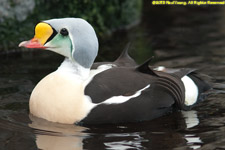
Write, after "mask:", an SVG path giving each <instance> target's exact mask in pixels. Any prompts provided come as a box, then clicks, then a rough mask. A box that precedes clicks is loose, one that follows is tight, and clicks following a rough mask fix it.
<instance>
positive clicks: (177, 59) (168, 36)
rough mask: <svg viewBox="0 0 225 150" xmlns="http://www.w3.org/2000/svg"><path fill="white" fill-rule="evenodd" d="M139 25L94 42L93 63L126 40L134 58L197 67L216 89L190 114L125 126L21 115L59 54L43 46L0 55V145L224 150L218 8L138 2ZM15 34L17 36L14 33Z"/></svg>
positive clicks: (223, 50)
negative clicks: (96, 51)
mask: <svg viewBox="0 0 225 150" xmlns="http://www.w3.org/2000/svg"><path fill="white" fill-rule="evenodd" d="M143 14H144V15H143V18H142V22H141V24H140V25H138V26H137V27H134V28H132V29H130V30H128V31H123V30H122V31H118V32H117V33H115V34H113V35H112V36H109V37H108V38H106V39H102V40H101V42H100V52H99V56H98V58H97V60H98V61H106V60H108V61H113V60H115V59H116V57H117V56H118V55H119V53H120V52H121V50H122V49H123V47H124V46H125V45H126V43H127V42H129V41H131V42H132V47H131V49H130V54H131V56H132V57H134V58H135V59H136V60H137V61H138V62H139V63H141V62H143V61H144V60H145V59H147V58H148V57H150V56H151V55H155V60H154V63H153V64H152V65H164V66H166V67H175V68H177V67H178V68H179V67H189V68H198V69H200V71H201V72H202V73H205V74H207V75H209V76H211V77H212V81H213V82H214V83H218V84H215V86H216V88H215V89H214V90H212V91H211V92H210V95H209V96H208V97H207V98H206V99H205V101H204V102H202V103H201V104H199V105H198V106H197V107H195V108H193V110H191V111H186V112H183V111H181V112H175V113H172V114H169V115H166V116H163V117H161V118H158V119H155V120H152V121H148V122H143V123H133V124H119V125H101V126H91V127H81V126H76V125H62V124H56V123H51V122H47V121H45V120H42V119H39V118H36V117H34V116H30V115H29V110H28V104H29V103H28V100H29V95H30V93H31V91H32V89H33V88H34V86H35V85H36V84H37V82H38V81H39V80H40V79H42V78H43V77H44V76H45V75H47V74H48V73H50V72H52V71H54V70H55V69H56V68H57V67H58V66H59V64H60V63H61V61H62V60H63V57H61V56H59V55H57V54H54V53H51V52H47V51H45V52H43V51H41V50H40V51H29V52H24V53H22V54H21V53H20V54H18V53H17V54H14V55H8V56H2V57H1V59H0V83H1V84H0V133H1V134H0V150H5V149H9V150H12V149H16V150H27V149H29V150H30V149H54V150H57V149H60V150H62V149H63V150H64V149H65V150H70V149H73V150H74V149H76V150H82V149H85V150H95V149H96V150H99V149H109V150H126V149H157V150H163V149H166V150H169V149H176V150H180V149H182V150H183V149H198V148H200V149H206V150H208V149H210V150H211V149H225V101H224V99H225V94H224V93H225V72H224V69H225V59H224V58H225V44H224V43H225V42H224V41H225V27H224V22H225V9H224V7H222V6H220V7H172V6H171V7H156V6H151V5H150V2H148V1H147V0H146V2H145V8H144V12H143ZM21 36H22V35H21Z"/></svg>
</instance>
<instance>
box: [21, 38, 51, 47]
mask: <svg viewBox="0 0 225 150" xmlns="http://www.w3.org/2000/svg"><path fill="white" fill-rule="evenodd" d="M19 47H26V48H39V49H46V48H47V47H45V46H44V45H42V44H41V42H40V40H39V39H37V38H33V39H31V40H29V41H23V42H21V43H20V44H19Z"/></svg>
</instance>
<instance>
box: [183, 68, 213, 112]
mask: <svg viewBox="0 0 225 150" xmlns="http://www.w3.org/2000/svg"><path fill="white" fill-rule="evenodd" d="M181 81H182V82H183V84H184V87H185V103H184V108H183V109H184V110H190V109H191V108H192V107H193V106H195V105H196V104H197V103H199V102H201V101H203V100H204V99H205V98H206V96H207V95H208V94H209V90H210V89H212V84H211V83H210V77H209V76H207V75H204V74H201V73H198V72H197V71H196V70H192V71H190V72H188V73H187V74H186V75H183V77H181Z"/></svg>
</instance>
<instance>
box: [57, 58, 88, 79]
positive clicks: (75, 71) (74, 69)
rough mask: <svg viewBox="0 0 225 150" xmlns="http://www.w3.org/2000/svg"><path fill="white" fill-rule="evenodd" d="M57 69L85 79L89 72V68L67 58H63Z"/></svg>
mask: <svg viewBox="0 0 225 150" xmlns="http://www.w3.org/2000/svg"><path fill="white" fill-rule="evenodd" d="M57 71H58V72H61V73H65V74H72V75H74V76H76V77H78V78H80V79H81V80H86V79H87V78H88V77H89V74H90V69H89V68H84V67H82V66H81V65H80V64H78V63H77V62H75V61H72V60H69V59H68V58H65V60H64V61H63V62H62V64H61V65H60V66H59V68H58V69H57Z"/></svg>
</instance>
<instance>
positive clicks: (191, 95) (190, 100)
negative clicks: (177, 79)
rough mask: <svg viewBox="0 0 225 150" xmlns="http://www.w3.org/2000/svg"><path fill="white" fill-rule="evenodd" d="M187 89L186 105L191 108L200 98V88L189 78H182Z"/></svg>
mask: <svg viewBox="0 0 225 150" xmlns="http://www.w3.org/2000/svg"><path fill="white" fill-rule="evenodd" d="M181 80H182V82H183V83H184V87H185V105H187V106H190V105H193V104H194V103H196V101H197V98H198V87H197V86H196V84H195V83H194V81H193V80H192V79H191V78H189V77H188V76H184V77H183V78H181Z"/></svg>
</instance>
